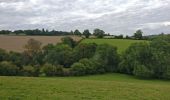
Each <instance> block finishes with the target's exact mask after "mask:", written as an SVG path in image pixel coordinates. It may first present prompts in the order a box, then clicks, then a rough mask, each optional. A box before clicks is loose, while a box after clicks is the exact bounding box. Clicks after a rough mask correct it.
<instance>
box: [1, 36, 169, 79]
mask: <svg viewBox="0 0 170 100" xmlns="http://www.w3.org/2000/svg"><path fill="white" fill-rule="evenodd" d="M24 48H25V50H24V52H22V53H16V52H6V51H5V50H2V49H0V75H4V76H5V75H7V76H15V75H17V76H81V75H93V74H103V73H113V72H114V73H125V74H130V75H134V76H137V77H140V78H159V79H170V35H160V36H158V37H156V38H154V39H152V40H151V41H150V42H141V43H134V44H132V45H131V46H130V47H129V48H128V49H127V50H126V51H125V52H123V53H122V54H118V53H117V47H114V46H111V45H108V44H100V45H97V44H95V43H89V44H86V43H79V42H76V41H74V40H73V39H72V38H70V37H64V38H62V42H61V43H58V44H55V45H54V44H48V45H46V46H44V47H41V42H39V41H37V40H34V39H30V40H29V41H28V43H27V44H26V45H25V46H24Z"/></svg>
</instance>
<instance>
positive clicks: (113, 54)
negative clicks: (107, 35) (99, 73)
mask: <svg viewBox="0 0 170 100" xmlns="http://www.w3.org/2000/svg"><path fill="white" fill-rule="evenodd" d="M93 59H95V60H96V61H97V62H99V63H100V65H101V66H103V67H104V69H105V71H106V72H116V71H117V67H118V64H119V55H118V53H117V48H116V47H114V46H111V45H108V44H102V45H99V46H98V47H97V50H96V53H95V56H94V57H93Z"/></svg>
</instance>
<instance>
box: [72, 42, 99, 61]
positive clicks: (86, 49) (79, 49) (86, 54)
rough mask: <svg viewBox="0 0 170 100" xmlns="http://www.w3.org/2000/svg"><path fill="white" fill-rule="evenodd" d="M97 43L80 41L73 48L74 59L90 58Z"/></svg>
mask: <svg viewBox="0 0 170 100" xmlns="http://www.w3.org/2000/svg"><path fill="white" fill-rule="evenodd" d="M96 47H97V45H96V44H95V43H89V44H86V43H80V44H79V45H78V46H76V47H75V48H74V58H75V59H76V61H78V60H80V59H82V58H91V57H93V56H94V54H95V52H96Z"/></svg>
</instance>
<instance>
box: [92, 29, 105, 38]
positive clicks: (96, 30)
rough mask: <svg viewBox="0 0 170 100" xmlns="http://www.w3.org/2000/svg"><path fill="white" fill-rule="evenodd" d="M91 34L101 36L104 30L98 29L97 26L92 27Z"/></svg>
mask: <svg viewBox="0 0 170 100" xmlns="http://www.w3.org/2000/svg"><path fill="white" fill-rule="evenodd" d="M93 34H94V35H95V36H97V38H103V37H104V34H105V32H104V31H103V30H100V29H98V28H97V29H94V32H93Z"/></svg>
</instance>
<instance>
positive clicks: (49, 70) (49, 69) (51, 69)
mask: <svg viewBox="0 0 170 100" xmlns="http://www.w3.org/2000/svg"><path fill="white" fill-rule="evenodd" d="M41 72H42V73H43V74H45V75H46V76H55V75H56V67H55V66H53V65H51V64H45V65H44V66H43V67H42V68H41Z"/></svg>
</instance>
